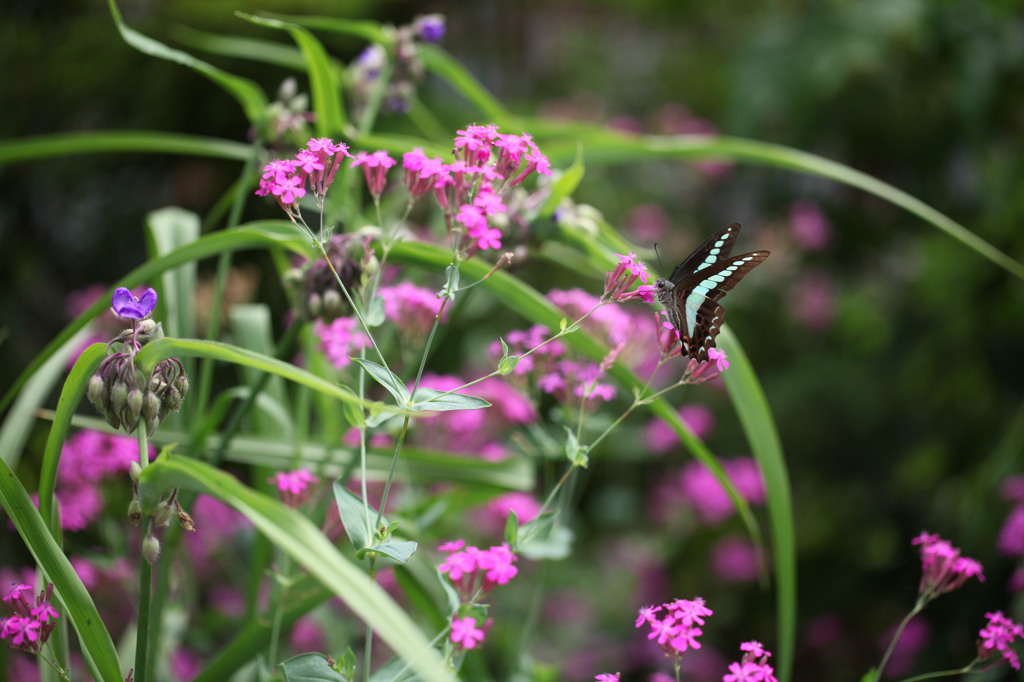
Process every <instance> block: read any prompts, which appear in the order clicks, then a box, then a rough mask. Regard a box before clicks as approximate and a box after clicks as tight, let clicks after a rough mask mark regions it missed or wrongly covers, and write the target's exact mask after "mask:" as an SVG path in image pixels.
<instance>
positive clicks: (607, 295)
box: [602, 251, 654, 303]
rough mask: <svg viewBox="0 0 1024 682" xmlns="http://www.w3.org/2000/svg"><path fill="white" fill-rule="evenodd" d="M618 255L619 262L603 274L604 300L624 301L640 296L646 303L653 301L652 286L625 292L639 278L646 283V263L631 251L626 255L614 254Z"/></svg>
mask: <svg viewBox="0 0 1024 682" xmlns="http://www.w3.org/2000/svg"><path fill="white" fill-rule="evenodd" d="M615 255H616V256H618V257H619V263H618V265H616V266H615V268H614V269H613V270H612V271H611V272H608V273H605V276H604V296H602V298H603V299H604V300H606V301H607V300H618V301H625V300H631V299H635V298H640V299H641V300H643V301H645V302H646V303H652V302H653V301H654V293H653V292H654V289H653V287H650V286H648V287H646V288H645V287H641V289H642V291H640V290H638V291H634V292H630V293H627V289H629V288H630V287H631V286H633V284H634V282H636V281H637V279H639V280H640V281H641V282H643V283H644V284H647V265H646V264H645V263H643V262H642V261H639V260H637V257H636V254H635V253H633V252H632V251H630V252H629V254H627V255H625V256H624V255H622V254H621V253H617V254H615Z"/></svg>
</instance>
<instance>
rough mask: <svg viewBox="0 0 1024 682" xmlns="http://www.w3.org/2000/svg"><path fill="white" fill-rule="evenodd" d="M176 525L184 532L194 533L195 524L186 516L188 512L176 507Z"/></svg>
mask: <svg viewBox="0 0 1024 682" xmlns="http://www.w3.org/2000/svg"><path fill="white" fill-rule="evenodd" d="M178 525H179V526H181V527H182V529H183V530H185V531H186V532H189V533H195V532H196V522H195V521H193V520H192V517H191V516H189V515H188V512H186V511H185V510H184V509H182V508H181V507H178Z"/></svg>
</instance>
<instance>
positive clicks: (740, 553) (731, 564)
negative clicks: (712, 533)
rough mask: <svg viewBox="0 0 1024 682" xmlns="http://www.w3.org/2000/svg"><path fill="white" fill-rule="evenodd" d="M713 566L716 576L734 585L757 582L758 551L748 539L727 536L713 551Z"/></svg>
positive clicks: (718, 542)
mask: <svg viewBox="0 0 1024 682" xmlns="http://www.w3.org/2000/svg"><path fill="white" fill-rule="evenodd" d="M711 565H712V566H713V567H714V571H715V575H716V576H718V577H719V578H721V579H722V580H725V581H728V582H734V583H743V582H751V581H754V580H757V577H758V573H759V568H760V565H759V563H758V554H757V549H756V548H755V547H754V545H752V544H751V542H750V541H749V540H748V539H747V538H745V537H740V536H726V537H723V538H721V539H720V540H718V541H717V542H716V543H715V546H714V547H713V548H712V550H711Z"/></svg>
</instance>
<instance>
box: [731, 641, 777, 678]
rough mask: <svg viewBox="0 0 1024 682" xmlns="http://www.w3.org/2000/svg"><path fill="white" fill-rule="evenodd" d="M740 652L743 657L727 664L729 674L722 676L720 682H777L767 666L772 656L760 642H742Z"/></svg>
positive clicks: (771, 670) (772, 670)
mask: <svg viewBox="0 0 1024 682" xmlns="http://www.w3.org/2000/svg"><path fill="white" fill-rule="evenodd" d="M740 651H742V652H743V656H742V657H741V658H740V660H739V661H737V662H735V663H730V664H729V672H728V673H726V674H725V675H724V676H722V682H778V681H777V680H776V679H775V670H774V669H773V668H772V667H771V666H770V665H768V658H769V657H770V656H771V655H772V654H771V652H770V651H767V650H766V649H765V648H764V646H763V645H762V644H761V643H760V642H754V641H751V642H744V643H743V644H741V645H740Z"/></svg>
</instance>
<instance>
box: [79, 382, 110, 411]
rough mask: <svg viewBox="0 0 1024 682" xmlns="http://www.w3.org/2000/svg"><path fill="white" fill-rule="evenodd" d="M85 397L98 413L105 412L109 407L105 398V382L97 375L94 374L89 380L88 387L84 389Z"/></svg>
mask: <svg viewBox="0 0 1024 682" xmlns="http://www.w3.org/2000/svg"><path fill="white" fill-rule="evenodd" d="M85 395H86V397H88V398H89V402H90V403H92V404H93V406H95V408H96V409H97V410H98V411H100V412H106V410H107V408H108V407H109V406H110V402H109V400H108V398H107V382H105V381H104V380H103V377H101V376H100V375H99V374H94V375H93V376H92V378H91V379H89V387H88V388H87V389H86V391H85Z"/></svg>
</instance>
